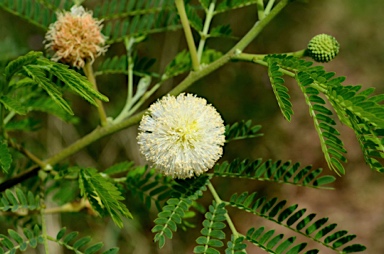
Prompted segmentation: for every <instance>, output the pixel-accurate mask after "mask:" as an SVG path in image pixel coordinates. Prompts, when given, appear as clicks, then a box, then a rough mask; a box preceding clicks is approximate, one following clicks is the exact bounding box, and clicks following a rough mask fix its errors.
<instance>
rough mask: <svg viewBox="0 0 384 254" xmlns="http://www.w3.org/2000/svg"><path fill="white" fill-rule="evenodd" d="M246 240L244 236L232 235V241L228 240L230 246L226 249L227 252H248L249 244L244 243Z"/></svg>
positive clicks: (242, 253) (229, 253) (240, 253)
mask: <svg viewBox="0 0 384 254" xmlns="http://www.w3.org/2000/svg"><path fill="white" fill-rule="evenodd" d="M244 240H245V237H244V236H240V237H236V238H235V236H234V235H231V241H229V242H227V246H228V247H227V248H226V249H225V254H246V253H247V252H246V250H245V248H246V247H247V244H245V243H244Z"/></svg>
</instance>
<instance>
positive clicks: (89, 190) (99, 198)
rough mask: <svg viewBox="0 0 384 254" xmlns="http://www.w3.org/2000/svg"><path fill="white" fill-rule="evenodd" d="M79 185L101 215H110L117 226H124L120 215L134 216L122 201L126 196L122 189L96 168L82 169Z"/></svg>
mask: <svg viewBox="0 0 384 254" xmlns="http://www.w3.org/2000/svg"><path fill="white" fill-rule="evenodd" d="M79 186H80V193H81V195H82V196H86V197H87V198H88V199H89V201H90V203H91V205H92V207H93V208H94V209H95V210H96V211H97V212H98V213H99V214H100V215H101V216H104V215H110V216H111V218H112V219H113V221H114V222H115V224H116V225H117V226H119V227H122V226H123V221H122V219H121V218H120V215H122V216H124V217H129V218H132V215H131V213H130V212H129V210H128V208H127V207H126V206H125V204H124V203H122V202H121V201H122V200H124V198H123V197H122V195H121V193H120V191H119V190H118V189H117V187H116V186H115V185H114V184H113V183H112V182H110V181H109V180H108V179H106V178H104V177H103V176H101V175H100V173H98V172H97V170H96V169H93V168H87V169H80V171H79Z"/></svg>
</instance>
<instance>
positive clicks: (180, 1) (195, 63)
mask: <svg viewBox="0 0 384 254" xmlns="http://www.w3.org/2000/svg"><path fill="white" fill-rule="evenodd" d="M175 4H176V8H177V11H178V13H179V16H180V20H181V25H182V26H183V30H184V34H185V39H186V40H187V44H188V48H189V53H190V54H191V59H192V68H193V70H194V71H197V70H198V69H199V60H198V58H197V51H196V45H195V41H194V40H193V36H192V30H191V27H190V26H189V21H188V17H187V13H186V12H185V6H184V0H175Z"/></svg>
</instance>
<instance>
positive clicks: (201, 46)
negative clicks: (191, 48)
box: [197, 0, 216, 63]
mask: <svg viewBox="0 0 384 254" xmlns="http://www.w3.org/2000/svg"><path fill="white" fill-rule="evenodd" d="M215 6H216V1H215V0H214V1H212V2H211V3H210V4H209V9H208V11H207V15H206V17H205V21H204V27H203V31H202V33H201V34H200V36H201V38H200V42H199V47H198V49H197V59H198V61H199V63H201V57H202V55H203V51H204V46H205V42H206V41H207V38H208V31H209V27H210V26H211V22H212V18H213V16H214V12H215Z"/></svg>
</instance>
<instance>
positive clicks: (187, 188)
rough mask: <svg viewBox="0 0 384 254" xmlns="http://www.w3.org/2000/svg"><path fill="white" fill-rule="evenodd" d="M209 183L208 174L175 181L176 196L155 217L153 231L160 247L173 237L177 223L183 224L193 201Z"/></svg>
mask: <svg viewBox="0 0 384 254" xmlns="http://www.w3.org/2000/svg"><path fill="white" fill-rule="evenodd" d="M208 183H209V177H208V176H206V175H203V176H200V177H198V178H196V179H193V180H191V179H189V180H179V181H175V184H174V185H173V190H174V196H175V197H176V198H170V199H168V200H167V205H165V206H164V207H163V209H162V211H161V212H160V213H159V214H158V215H157V216H158V217H157V219H155V221H154V222H155V224H156V225H155V226H154V227H153V228H152V232H153V233H156V235H155V237H154V241H155V242H159V247H160V248H162V247H163V246H164V244H165V238H166V237H167V238H169V239H172V237H173V233H172V231H173V232H175V231H176V230H177V224H181V223H182V220H183V217H184V216H185V214H186V212H187V211H188V210H189V208H190V207H191V205H192V202H193V201H194V200H196V199H198V198H199V197H200V196H201V195H202V194H203V191H204V190H206V185H207V184H208Z"/></svg>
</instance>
